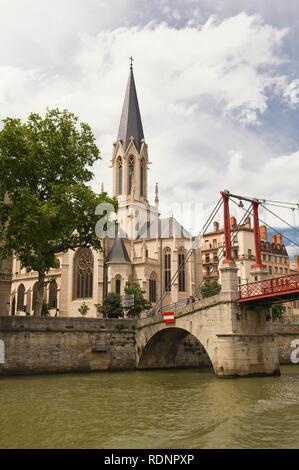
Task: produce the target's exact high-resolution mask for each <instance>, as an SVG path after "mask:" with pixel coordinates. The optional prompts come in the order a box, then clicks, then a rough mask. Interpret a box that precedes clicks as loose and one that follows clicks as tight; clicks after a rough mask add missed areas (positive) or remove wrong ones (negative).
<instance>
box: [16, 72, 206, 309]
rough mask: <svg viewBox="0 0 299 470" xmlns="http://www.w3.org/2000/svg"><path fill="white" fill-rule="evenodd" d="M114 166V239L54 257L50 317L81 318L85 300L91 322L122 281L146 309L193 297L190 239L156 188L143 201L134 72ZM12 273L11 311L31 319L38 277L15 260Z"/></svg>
mask: <svg viewBox="0 0 299 470" xmlns="http://www.w3.org/2000/svg"><path fill="white" fill-rule="evenodd" d="M112 167H113V196H114V197H116V198H117V200H118V204H119V209H118V213H117V220H118V225H117V227H118V228H117V230H118V233H117V234H116V236H115V237H114V236H111V233H109V232H108V235H107V234H104V235H106V236H103V238H102V247H103V250H102V251H100V252H97V251H95V250H93V249H89V248H79V249H77V250H75V251H72V250H70V251H68V252H66V253H59V254H58V255H57V261H58V264H57V266H58V267H57V268H55V269H52V270H50V271H49V273H48V276H47V280H48V283H47V286H46V289H45V299H44V301H45V303H47V304H48V307H49V311H50V314H51V315H58V316H71V317H74V316H80V313H79V311H78V309H79V308H80V307H81V306H82V304H83V302H84V303H85V305H87V306H88V307H89V311H88V316H91V317H95V316H97V315H98V314H99V313H98V309H99V306H101V305H102V303H103V300H104V298H105V296H106V295H107V293H109V292H116V293H117V294H120V295H122V294H123V293H124V290H125V287H126V285H127V284H128V283H129V284H130V283H139V285H140V286H141V287H142V289H144V291H145V296H146V297H147V298H148V300H149V301H150V302H151V303H152V305H155V304H156V303H157V302H158V301H159V299H160V297H161V294H162V293H163V292H165V291H166V296H165V298H164V300H163V306H165V307H166V306H167V305H168V304H171V303H174V302H178V301H180V300H184V299H186V298H188V297H189V296H191V295H194V294H195V290H196V286H198V285H199V281H200V279H201V262H200V261H201V260H200V254H199V249H198V248H196V249H193V250H192V252H191V256H190V257H189V256H188V261H187V262H186V263H184V262H185V259H186V258H185V257H186V254H187V252H188V251H189V249H190V246H191V245H192V246H193V242H194V239H192V237H191V236H190V234H189V233H188V231H187V230H185V229H184V228H183V227H182V226H181V225H180V223H179V222H178V221H177V220H175V219H174V218H173V217H169V218H166V219H165V218H161V216H160V213H159V195H158V185H157V184H156V188H155V201H154V204H153V205H151V204H150V202H149V201H148V181H149V171H148V170H149V154H148V146H147V144H146V141H145V138H144V133H143V125H142V120H141V115H140V110H139V104H138V98H137V93H136V87H135V81H134V74H133V70H132V67H131V68H130V72H129V79H128V84H127V89H126V94H125V100H124V104H123V110H122V114H121V119H120V125H119V131H118V136H117V141H116V142H115V143H114V144H113V154H112ZM183 265H184V267H183V268H181V269H179V266H183ZM176 272H178V275H177V278H176V280H175V281H174V283H173V284H172V283H171V282H170V281H171V279H172V278H173V276H174V274H175V273H176ZM12 273H13V276H12V285H11V295H10V313H11V314H16V313H19V312H22V313H20V314H25V313H24V312H27V314H29V313H30V314H33V304H34V299H35V285H36V282H37V273H36V272H34V271H30V272H28V270H27V269H26V268H21V266H20V262H19V260H18V259H17V258H16V257H15V258H14V259H13V268H12ZM171 284H172V285H171Z"/></svg>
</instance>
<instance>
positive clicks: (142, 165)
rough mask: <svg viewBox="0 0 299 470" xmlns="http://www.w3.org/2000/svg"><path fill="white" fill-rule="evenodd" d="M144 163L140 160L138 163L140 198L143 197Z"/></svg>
mask: <svg viewBox="0 0 299 470" xmlns="http://www.w3.org/2000/svg"><path fill="white" fill-rule="evenodd" d="M144 190H145V161H144V159H142V160H141V163H140V196H145V194H144Z"/></svg>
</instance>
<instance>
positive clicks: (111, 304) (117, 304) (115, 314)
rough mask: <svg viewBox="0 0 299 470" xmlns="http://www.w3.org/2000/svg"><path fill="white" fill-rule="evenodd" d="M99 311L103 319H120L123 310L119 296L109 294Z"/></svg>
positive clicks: (112, 293)
mask: <svg viewBox="0 0 299 470" xmlns="http://www.w3.org/2000/svg"><path fill="white" fill-rule="evenodd" d="M99 311H100V312H101V313H103V315H104V317H105V318H120V317H122V316H123V309H122V306H121V300H120V296H119V295H117V294H115V293H114V292H110V293H109V294H108V295H107V297H106V299H105V300H104V303H103V305H102V307H100V309H99Z"/></svg>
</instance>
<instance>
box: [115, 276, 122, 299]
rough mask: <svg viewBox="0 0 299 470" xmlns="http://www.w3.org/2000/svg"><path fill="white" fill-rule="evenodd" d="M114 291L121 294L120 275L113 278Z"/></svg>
mask: <svg viewBox="0 0 299 470" xmlns="http://www.w3.org/2000/svg"><path fill="white" fill-rule="evenodd" d="M115 293H116V294H117V295H120V294H121V278H120V277H117V278H116V279H115Z"/></svg>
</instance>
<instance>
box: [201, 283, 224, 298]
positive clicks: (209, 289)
mask: <svg viewBox="0 0 299 470" xmlns="http://www.w3.org/2000/svg"><path fill="white" fill-rule="evenodd" d="M220 291H221V285H220V284H219V283H218V282H217V281H206V282H205V283H204V285H203V286H202V287H201V288H200V293H201V296H202V297H203V298H206V297H212V296H213V295H217V294H219V292H220Z"/></svg>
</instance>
